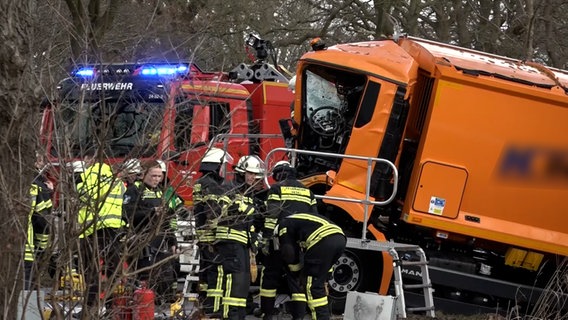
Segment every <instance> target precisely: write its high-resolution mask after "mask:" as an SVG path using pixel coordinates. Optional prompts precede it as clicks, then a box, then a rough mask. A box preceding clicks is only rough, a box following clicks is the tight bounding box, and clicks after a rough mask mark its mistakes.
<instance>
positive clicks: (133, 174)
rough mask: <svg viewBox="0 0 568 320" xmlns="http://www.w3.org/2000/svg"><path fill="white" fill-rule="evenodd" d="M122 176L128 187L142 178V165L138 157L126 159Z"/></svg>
mask: <svg viewBox="0 0 568 320" xmlns="http://www.w3.org/2000/svg"><path fill="white" fill-rule="evenodd" d="M121 169H122V170H121V171H120V174H119V175H120V178H121V179H122V181H123V182H124V185H125V186H126V187H128V186H130V185H131V184H133V183H134V182H136V181H138V180H140V179H141V178H142V176H141V175H142V166H141V165H140V160H139V159H136V158H132V159H128V160H126V161H125V162H124V163H123V164H122V167H121Z"/></svg>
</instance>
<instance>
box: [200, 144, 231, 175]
mask: <svg viewBox="0 0 568 320" xmlns="http://www.w3.org/2000/svg"><path fill="white" fill-rule="evenodd" d="M232 161H233V158H232V157H231V155H230V154H228V153H227V152H225V151H223V150H222V149H219V148H211V149H209V150H207V152H205V155H204V156H203V159H201V165H200V166H199V171H218V170H219V169H221V164H223V163H226V162H229V163H230V162H232Z"/></svg>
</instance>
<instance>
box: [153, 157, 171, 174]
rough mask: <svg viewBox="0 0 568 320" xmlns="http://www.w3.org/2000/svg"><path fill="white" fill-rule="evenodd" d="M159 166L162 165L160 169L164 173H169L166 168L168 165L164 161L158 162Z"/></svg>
mask: <svg viewBox="0 0 568 320" xmlns="http://www.w3.org/2000/svg"><path fill="white" fill-rule="evenodd" d="M156 161H157V162H158V163H159V164H160V169H162V172H164V173H165V172H166V171H168V167H167V166H166V163H165V162H164V161H162V160H156Z"/></svg>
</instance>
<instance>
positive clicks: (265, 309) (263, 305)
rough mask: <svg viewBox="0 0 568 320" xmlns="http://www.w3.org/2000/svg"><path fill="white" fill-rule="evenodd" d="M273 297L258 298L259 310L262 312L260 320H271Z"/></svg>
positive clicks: (274, 299) (274, 300)
mask: <svg viewBox="0 0 568 320" xmlns="http://www.w3.org/2000/svg"><path fill="white" fill-rule="evenodd" d="M275 302H276V298H275V297H260V310H261V312H262V320H272V316H273V315H274V311H275V308H274V303H275Z"/></svg>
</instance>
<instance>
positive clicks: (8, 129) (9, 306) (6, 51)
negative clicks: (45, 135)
mask: <svg viewBox="0 0 568 320" xmlns="http://www.w3.org/2000/svg"><path fill="white" fill-rule="evenodd" d="M34 2H35V1H32V0H4V1H2V2H0V15H1V18H0V43H2V46H0V92H2V94H0V106H2V109H1V110H2V112H0V221H2V223H0V234H1V235H2V239H3V240H2V242H1V243H0V254H1V257H2V258H1V259H0V270H2V272H0V288H2V290H0V303H1V304H2V307H1V311H0V312H1V313H0V315H1V319H15V316H16V314H17V312H16V310H17V299H18V295H19V293H20V290H21V289H22V284H23V270H22V267H23V253H24V241H25V239H26V231H27V217H28V212H29V204H28V202H29V200H28V199H29V188H30V183H31V179H32V177H31V172H32V170H31V168H32V167H33V162H34V152H33V138H34V132H33V130H29V129H30V128H33V127H34V126H33V124H32V121H33V114H34V108H37V106H35V105H34V101H35V99H34V92H33V89H32V88H34V87H35V86H34V85H33V83H34V81H35V79H34V77H33V76H32V70H31V62H32V61H31V57H32V52H31V50H30V45H31V34H30V33H29V32H30V30H31V25H30V23H31V21H30V20H31V19H30V18H31V15H32V9H33V5H34V4H33V3H34ZM35 113H36V114H37V110H36V111H35Z"/></svg>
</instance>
